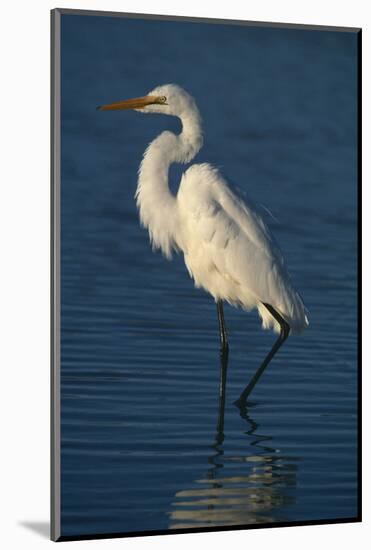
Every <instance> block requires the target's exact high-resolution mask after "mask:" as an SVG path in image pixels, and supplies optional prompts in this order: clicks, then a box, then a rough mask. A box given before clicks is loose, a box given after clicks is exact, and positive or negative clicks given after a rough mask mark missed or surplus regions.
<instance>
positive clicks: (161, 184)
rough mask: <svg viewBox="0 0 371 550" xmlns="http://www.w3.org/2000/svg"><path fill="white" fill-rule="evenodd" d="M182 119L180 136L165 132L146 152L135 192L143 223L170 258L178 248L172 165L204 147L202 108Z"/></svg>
mask: <svg viewBox="0 0 371 550" xmlns="http://www.w3.org/2000/svg"><path fill="white" fill-rule="evenodd" d="M180 118H181V122H182V132H181V133H180V134H179V135H175V134H173V133H172V132H163V133H162V134H160V135H159V136H158V137H157V138H156V139H155V140H154V141H152V143H150V145H149V146H148V148H147V150H146V151H145V153H144V156H143V160H142V162H141V165H140V168H139V177H138V187H137V191H136V194H135V196H136V200H137V206H138V209H139V215H140V221H141V223H142V225H143V226H144V227H148V231H149V234H150V239H151V242H152V244H153V246H154V247H155V248H161V250H162V252H163V253H164V254H165V256H167V257H170V256H171V250H172V248H176V247H177V243H176V227H177V201H176V196H175V195H173V193H172V192H171V191H170V189H169V167H170V164H172V163H173V162H180V163H186V162H189V161H191V160H192V159H193V157H194V156H195V155H196V154H197V153H198V151H199V150H200V149H201V147H202V128H201V118H200V115H199V113H198V111H197V110H196V109H195V110H192V111H191V112H189V113H187V114H186V115H184V116H181V117H180Z"/></svg>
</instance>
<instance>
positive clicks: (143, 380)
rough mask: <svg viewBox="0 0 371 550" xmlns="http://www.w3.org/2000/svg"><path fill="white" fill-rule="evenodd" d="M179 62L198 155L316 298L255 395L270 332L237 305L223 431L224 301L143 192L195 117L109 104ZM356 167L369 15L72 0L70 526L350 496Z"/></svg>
mask: <svg viewBox="0 0 371 550" xmlns="http://www.w3.org/2000/svg"><path fill="white" fill-rule="evenodd" d="M167 82H176V83H177V84H180V85H182V86H184V87H185V88H186V89H187V90H188V91H189V92H190V93H191V94H192V95H193V96H194V97H195V98H196V100H197V103H198V106H199V108H200V111H201V113H202V115H203V120H204V127H205V145H204V148H203V149H202V151H201V153H200V154H199V155H198V157H197V161H198V162H201V161H208V162H211V163H213V164H215V165H217V166H218V167H220V169H221V170H222V171H223V173H224V174H225V175H226V176H227V177H228V178H230V179H231V181H233V182H235V183H236V184H237V185H238V186H239V187H240V188H241V189H242V190H246V191H248V193H249V195H250V196H251V197H253V198H254V199H255V200H256V201H257V202H259V203H262V204H264V205H265V206H266V207H267V208H269V210H270V212H271V213H272V215H273V216H274V218H268V220H267V221H268V222H269V224H270V225H271V227H272V230H273V231H274V234H275V236H276V239H277V240H278V242H279V243H280V245H281V248H282V250H283V252H284V255H285V257H286V260H287V263H288V266H289V269H290V272H291V274H292V278H293V280H294V283H295V285H296V286H297V288H298V289H299V291H300V292H301V294H302V295H303V297H304V300H305V302H306V305H307V307H308V309H309V314H310V327H309V328H308V330H307V331H306V332H305V334H303V335H302V336H298V337H292V338H289V340H288V341H287V342H286V343H285V344H284V346H283V348H282V349H281V350H280V351H279V353H278V355H277V356H276V358H275V359H274V361H273V362H272V364H271V365H270V366H269V368H268V370H267V371H266V373H265V374H264V376H263V377H262V379H261V380H260V382H259V384H258V385H257V386H256V388H255V390H254V392H253V394H252V395H251V397H250V399H249V402H248V407H247V410H246V411H245V414H241V411H240V410H239V409H238V408H237V407H236V406H235V405H234V404H233V402H234V400H235V399H236V398H237V397H238V395H239V393H240V392H241V390H242V389H243V387H244V386H245V385H246V384H247V382H248V381H249V379H250V377H251V376H252V374H253V373H254V371H255V369H256V368H257V367H258V365H259V364H260V362H261V361H262V359H263V357H264V356H265V354H266V353H267V352H268V350H269V349H270V347H271V345H272V342H273V340H274V335H273V334H272V333H269V332H263V331H262V330H261V328H260V323H259V320H258V318H257V315H256V313H251V314H247V313H245V312H243V311H241V310H238V309H234V308H232V307H229V306H225V315H226V322H227V326H228V330H229V335H230V357H229V365H228V378H227V385H226V402H225V415H224V429H223V430H221V429H220V427H219V430H217V423H218V386H219V369H220V364H219V352H218V348H219V342H218V330H217V317H216V309H215V304H214V303H213V301H212V299H211V298H210V297H209V296H208V295H207V294H206V293H204V292H202V291H201V290H197V289H195V288H194V287H193V283H192V281H191V280H190V279H189V277H188V275H187V272H186V269H185V267H184V264H183V260H182V258H181V257H180V256H178V257H176V258H175V259H174V260H173V261H172V262H171V263H169V262H168V261H167V260H165V259H164V258H163V257H162V256H161V255H160V254H159V253H157V254H154V253H152V251H151V248H150V245H149V242H148V236H147V234H146V231H145V230H143V229H142V228H140V226H139V223H138V216H137V211H136V207H135V201H134V193H135V188H136V174H137V169H138V165H139V163H140V160H141V156H142V154H143V151H144V149H145V147H146V146H147V144H148V143H149V141H150V140H151V139H153V138H154V137H155V136H156V135H158V133H159V132H160V131H162V130H164V129H170V130H173V131H179V123H178V121H177V120H176V119H172V118H170V117H161V116H155V115H154V116H143V115H141V114H140V113H136V112H119V113H117V112H116V113H105V112H99V111H96V110H95V107H96V106H97V105H99V104H102V103H107V102H112V101H116V100H119V99H124V98H128V97H133V96H138V95H144V94H145V93H147V92H148V91H149V90H151V89H152V88H153V87H155V86H156V85H158V84H164V83H167ZM356 169H357V164H356V35H355V34H353V33H338V32H324V31H321V32H320V31H307V30H305V31H304V30H292V29H290V30H283V29H272V28H254V27H246V26H228V25H219V24H218V25H211V24H205V23H203V24H196V23H180V22H176V23H174V22H166V21H140V20H133V19H129V20H127V19H121V18H110V17H105V18H102V17H92V16H76V15H63V16H62V193H61V213H62V231H61V235H62V236H61V249H62V269H61V303H62V314H61V326H62V331H61V338H62V340H61V346H62V347H61V385H62V390H61V438H62V457H61V462H62V475H61V481H62V500H61V510H62V535H72V536H81V535H87V534H94V533H115V532H116V533H117V532H133V531H148V530H164V529H170V530H171V529H176V528H182V529H183V528H188V527H201V526H208V527H210V526H222V525H251V524H256V523H268V524H269V523H271V522H287V521H289V522H291V521H302V520H318V519H319V520H321V519H326V518H350V517H354V516H356V514H357V429H356V428H357V417H356V413H357V361H356V358H357V334H356V319H357V311H356V246H357V243H356V208H357V205H356ZM180 173H181V172H180V169H179V168H178V167H176V168H174V169H172V170H171V174H170V175H171V179H172V182H171V185H172V188H173V189H176V185H177V182H178V181H179V177H180ZM222 432H223V433H222Z"/></svg>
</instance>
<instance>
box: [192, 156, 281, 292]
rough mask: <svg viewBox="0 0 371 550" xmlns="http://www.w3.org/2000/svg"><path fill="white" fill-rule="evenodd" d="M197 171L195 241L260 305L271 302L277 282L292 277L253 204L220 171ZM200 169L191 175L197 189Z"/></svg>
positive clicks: (203, 168) (193, 210) (193, 229)
mask: <svg viewBox="0 0 371 550" xmlns="http://www.w3.org/2000/svg"><path fill="white" fill-rule="evenodd" d="M196 166H197V168H198V170H197V179H198V186H197V192H195V191H196V187H195V188H194V189H190V190H189V193H188V198H189V199H190V200H189V201H188V202H189V203H190V204H189V213H190V214H189V218H190V226H189V227H190V231H191V233H193V235H194V237H193V238H194V239H197V238H198V239H200V241H201V242H200V246H202V248H203V253H204V254H205V255H207V256H209V257H210V260H211V261H212V262H213V264H214V265H215V266H216V268H217V269H218V271H220V272H221V273H222V274H224V275H226V276H227V277H230V278H231V279H233V280H234V281H236V283H237V284H241V285H243V286H244V287H245V288H248V289H249V290H250V291H251V292H252V293H253V294H254V295H255V296H256V297H257V298H258V299H259V300H261V301H269V300H271V301H273V294H276V293H277V292H278V289H277V288H276V287H277V281H279V278H280V277H284V278H285V279H288V275H287V273H286V270H285V267H284V263H283V258H282V254H281V251H280V249H279V247H278V245H277V243H276V242H275V240H274V239H273V236H272V234H271V232H270V231H269V229H268V227H267V225H266V224H265V222H264V221H263V219H262V217H261V216H260V215H259V213H258V212H257V210H256V209H255V207H254V205H253V204H252V203H251V201H247V200H246V198H244V199H242V197H239V196H238V195H237V194H236V193H235V192H233V191H232V190H231V189H230V188H229V186H228V184H227V182H226V181H225V180H224V179H223V178H222V177H221V175H220V173H219V172H218V171H217V170H216V169H214V168H212V167H211V166H210V165H196ZM196 166H194V167H192V169H190V170H188V171H187V172H190V171H191V170H192V172H193V174H192V176H193V177H192V179H193V181H194V184H195V185H196V178H195V176H196ZM187 172H186V177H187ZM192 187H193V185H192ZM192 191H194V192H193V193H192Z"/></svg>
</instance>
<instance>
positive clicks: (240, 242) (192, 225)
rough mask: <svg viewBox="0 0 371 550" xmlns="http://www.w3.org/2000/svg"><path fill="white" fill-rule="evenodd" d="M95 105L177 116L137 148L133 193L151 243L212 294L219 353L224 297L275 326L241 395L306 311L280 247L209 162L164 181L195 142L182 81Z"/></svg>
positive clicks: (198, 139)
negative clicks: (177, 257)
mask: <svg viewBox="0 0 371 550" xmlns="http://www.w3.org/2000/svg"><path fill="white" fill-rule="evenodd" d="M97 109H100V110H104V111H116V110H122V109H134V110H136V111H139V112H141V113H160V114H164V115H173V116H177V117H179V118H180V120H181V123H182V131H181V133H180V134H179V135H176V134H174V133H172V132H169V131H165V132H162V133H161V134H160V135H159V136H158V137H157V138H156V139H155V140H154V141H152V143H150V145H149V146H148V148H147V150H146V151H145V153H144V156H143V160H142V162H141V165H140V168H139V177H138V186H137V190H136V194H135V198H136V202H137V206H138V209H139V214H140V221H141V224H142V225H143V226H144V227H146V228H148V231H149V236H150V240H151V243H152V246H153V248H159V249H161V251H162V252H163V254H164V255H165V256H166V257H168V258H171V253H172V251H173V250H175V251H181V252H183V254H184V262H185V264H186V267H187V269H188V272H189V274H190V276H191V277H192V278H193V280H194V283H195V286H196V287H202V288H204V289H205V290H206V291H207V292H209V293H210V294H211V295H212V296H213V298H214V299H215V302H216V305H217V312H218V320H219V333H220V344H221V354H222V355H223V356H224V357H226V356H227V355H228V338H227V330H226V325H225V321H224V313H223V301H224V300H225V301H226V302H228V303H230V304H232V305H234V306H240V307H242V308H243V309H245V310H251V309H252V308H254V307H255V308H257V310H258V312H259V315H260V317H261V319H262V326H263V328H265V329H268V328H272V329H273V330H274V331H275V332H277V333H278V334H279V336H278V338H277V340H276V342H275V343H274V345H273V347H272V349H271V351H270V352H269V353H268V355H267V356H266V358H265V360H264V361H263V363H262V365H261V366H260V368H259V369H258V370H257V372H256V374H255V376H254V377H253V379H252V380H251V382H250V384H249V385H248V386H247V387H246V388H245V390H244V391H243V392H242V394H241V397H240V400H241V401H243V400H244V399H245V398H246V397H247V395H248V394H249V393H250V392H251V390H252V389H253V387H254V386H255V384H256V382H257V380H258V379H259V377H260V376H261V374H262V372H263V371H264V369H265V368H266V366H267V365H268V363H269V362H270V360H271V359H272V357H273V356H274V354H275V353H276V352H277V350H278V349H279V348H280V346H281V345H282V344H283V342H284V341H285V340H286V338H287V337H288V335H289V334H290V333H299V332H301V331H302V330H303V329H304V328H305V327H306V326H307V325H308V319H307V315H306V309H305V306H304V304H303V301H302V299H301V297H300V295H299V294H298V292H296V290H295V289H294V287H293V286H292V283H291V280H290V277H289V274H288V272H287V269H286V267H285V264H284V260H283V257H282V254H281V251H280V249H279V247H278V246H277V244H276V242H275V240H274V239H273V236H272V234H271V233H270V231H269V229H268V227H267V225H266V224H265V223H264V221H263V219H262V217H261V216H260V214H259V212H258V210H257V208H256V207H255V206H254V205H253V204H252V203H251V202H250V201H247V200H245V199H242V198H241V197H239V196H238V195H237V194H236V193H235V192H233V191H232V190H231V188H230V187H229V186H228V184H227V182H226V180H225V179H224V178H223V176H222V175H221V174H220V172H219V171H218V170H217V169H216V168H214V167H213V166H211V165H210V164H206V163H204V164H193V165H192V166H191V167H189V168H188V169H187V170H186V171H185V172H184V173H183V176H182V178H181V182H180V185H179V189H178V192H177V194H176V195H174V194H173V193H172V192H171V191H170V189H169V185H168V171H169V167H170V165H171V164H172V163H173V162H178V163H183V164H185V163H188V162H190V161H191V160H192V159H193V158H194V156H195V155H196V154H197V153H198V151H199V150H200V149H201V147H202V143H203V135H202V125H201V117H200V113H199V111H198V109H197V106H196V103H195V101H194V99H193V98H192V97H191V96H190V95H189V94H188V93H187V92H186V91H185V90H184V89H182V88H181V87H179V86H177V85H175V84H166V85H163V86H158V87H156V88H155V89H154V90H153V91H152V92H150V93H149V94H148V95H146V96H144V97H138V98H134V99H127V100H124V101H118V102H117V103H111V104H109V105H102V106H100V107H97Z"/></svg>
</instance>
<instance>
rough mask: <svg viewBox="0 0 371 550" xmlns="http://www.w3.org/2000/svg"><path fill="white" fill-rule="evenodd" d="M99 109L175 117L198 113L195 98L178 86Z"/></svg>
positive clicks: (102, 106)
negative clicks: (132, 110) (130, 110)
mask: <svg viewBox="0 0 371 550" xmlns="http://www.w3.org/2000/svg"><path fill="white" fill-rule="evenodd" d="M97 109H99V110H102V111H119V110H127V109H134V110H135V111H140V112H142V113H161V114H164V115H173V116H182V115H183V114H185V113H187V112H189V111H194V110H196V111H197V107H196V104H195V101H194V99H193V97H192V96H190V95H189V94H188V93H187V92H186V91H185V90H183V88H181V87H180V86H177V85H176V84H164V85H162V86H157V87H156V88H155V89H154V90H152V91H151V92H149V93H148V94H147V95H145V96H142V97H135V98H133V99H126V100H123V101H118V102H116V103H110V104H108V105H101V106H99V107H97Z"/></svg>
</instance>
